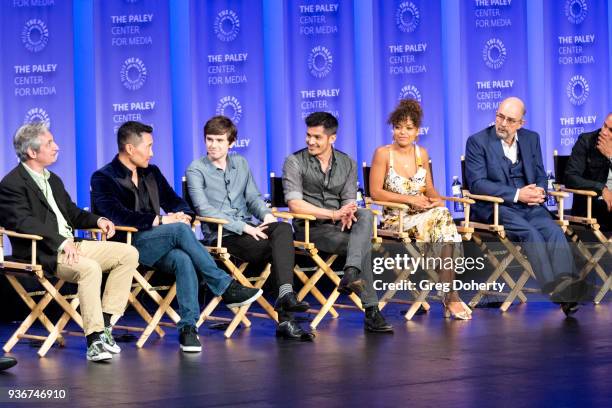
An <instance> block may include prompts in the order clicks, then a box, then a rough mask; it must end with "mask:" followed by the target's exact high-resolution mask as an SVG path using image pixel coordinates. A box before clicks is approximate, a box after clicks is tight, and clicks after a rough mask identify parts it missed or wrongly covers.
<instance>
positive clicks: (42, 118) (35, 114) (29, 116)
mask: <svg viewBox="0 0 612 408" xmlns="http://www.w3.org/2000/svg"><path fill="white" fill-rule="evenodd" d="M28 123H44V124H45V125H46V126H47V127H48V128H49V129H50V128H51V118H49V114H48V113H47V111H46V110H44V109H43V108H32V109H30V110H29V111H27V112H26V115H25V117H24V118H23V124H24V125H25V124H28Z"/></svg>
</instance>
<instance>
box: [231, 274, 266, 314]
mask: <svg viewBox="0 0 612 408" xmlns="http://www.w3.org/2000/svg"><path fill="white" fill-rule="evenodd" d="M262 293H263V290H261V289H256V288H247V287H246V286H242V285H241V284H239V283H238V282H237V281H235V280H233V281H232V283H230V285H229V286H228V287H227V289H226V290H225V292H224V293H223V295H221V297H222V298H223V301H224V302H225V305H226V306H227V307H229V308H230V309H233V308H234V307H241V306H246V305H249V304H251V303H253V302H254V301H255V300H256V299H257V298H258V297H260V296H261V294H262Z"/></svg>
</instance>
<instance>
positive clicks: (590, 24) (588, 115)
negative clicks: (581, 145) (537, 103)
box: [544, 0, 611, 155]
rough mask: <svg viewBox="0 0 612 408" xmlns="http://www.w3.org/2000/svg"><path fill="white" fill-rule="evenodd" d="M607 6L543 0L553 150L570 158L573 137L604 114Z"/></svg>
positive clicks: (588, 1)
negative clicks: (544, 0) (568, 155)
mask: <svg viewBox="0 0 612 408" xmlns="http://www.w3.org/2000/svg"><path fill="white" fill-rule="evenodd" d="M607 15H608V8H607V2H605V1H597V0H564V1H553V0H548V1H546V2H545V5H544V41H545V49H546V61H547V64H546V65H547V67H546V72H547V73H548V75H549V81H550V86H549V87H547V91H548V92H547V94H546V98H547V103H548V107H549V108H548V110H547V112H549V115H548V117H547V119H548V120H549V121H550V122H549V123H550V124H551V126H549V128H551V129H552V142H553V148H554V149H558V150H559V154H562V155H564V154H570V153H571V151H572V147H573V146H574V143H575V142H576V140H577V139H578V136H579V135H580V134H581V133H583V132H589V131H591V130H594V129H596V128H598V127H601V125H602V123H603V121H604V120H605V115H607V113H608V112H610V106H608V93H609V89H610V85H611V84H610V78H609V73H610V71H609V60H608V58H609V48H608V47H609V44H608V24H607V19H606V16H607Z"/></svg>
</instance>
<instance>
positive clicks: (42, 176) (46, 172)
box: [21, 162, 51, 181]
mask: <svg viewBox="0 0 612 408" xmlns="http://www.w3.org/2000/svg"><path fill="white" fill-rule="evenodd" d="M21 164H22V165H23V167H24V168H25V169H26V171H27V172H28V174H29V175H30V176H32V178H33V179H34V180H39V181H47V180H49V177H51V172H50V171H49V170H47V169H43V174H40V173H38V172H36V171H34V170H32V169H31V168H30V167H29V166H28V165H27V164H25V162H21Z"/></svg>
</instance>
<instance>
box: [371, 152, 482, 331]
mask: <svg viewBox="0 0 612 408" xmlns="http://www.w3.org/2000/svg"><path fill="white" fill-rule="evenodd" d="M429 174H431V175H432V180H433V173H432V164H431V160H429ZM362 175H363V182H364V187H365V188H364V191H365V194H366V203H367V205H368V206H371V205H377V206H379V207H381V208H382V209H383V210H384V209H385V208H390V209H393V210H397V211H398V229H397V230H384V229H380V228H378V236H380V237H385V238H388V239H391V240H395V241H398V242H401V243H403V246H404V248H405V249H406V250H407V252H408V254H409V255H410V256H411V257H413V258H414V259H417V260H418V259H424V257H425V255H424V254H423V253H422V252H421V249H420V245H422V244H424V243H425V242H424V241H423V240H422V239H421V238H420V237H417V239H416V240H415V241H413V240H412V239H411V238H410V235H409V233H408V232H407V231H404V211H405V210H408V208H409V207H408V205H406V204H401V203H394V202H390V201H377V200H372V198H371V197H370V166H368V165H367V163H366V162H363V163H362ZM441 198H442V200H443V201H449V202H460V203H463V205H464V207H465V225H461V226H458V227H457V231H458V232H459V234H461V236H462V239H463V240H469V239H470V238H471V235H472V233H473V232H474V229H473V228H472V227H470V205H471V204H474V203H475V202H474V201H473V200H471V199H469V198H458V197H443V196H442V197H441ZM395 272H396V278H395V282H394V283H395V284H398V283H399V282H402V281H407V282H412V281H411V280H410V278H411V276H412V275H413V274H414V273H416V270H413V269H412V268H410V269H402V270H396V271H395ZM425 273H426V274H427V276H428V278H429V280H431V281H433V282H438V275H437V273H436V272H435V271H434V270H432V269H429V268H425ZM394 287H397V286H396V285H394ZM396 292H397V289H388V290H387V291H386V292H385V294H384V295H383V297H382V298H381V300H380V302H379V306H378V307H379V309H381V310H382V309H383V308H384V307H385V306H386V305H387V304H388V303H403V304H409V305H410V307H409V308H408V310H407V311H406V313H405V314H404V318H405V319H406V320H411V319H412V318H413V317H414V315H415V314H416V312H417V311H418V310H419V308H421V307H422V308H423V309H424V310H425V311H429V309H430V308H431V306H430V305H429V303H428V302H427V297H428V296H429V293H430V292H431V289H423V290H417V289H415V290H411V291H409V293H410V295H411V296H412V297H413V298H414V300H412V301H407V300H403V299H396V298H394V296H395V294H396Z"/></svg>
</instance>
